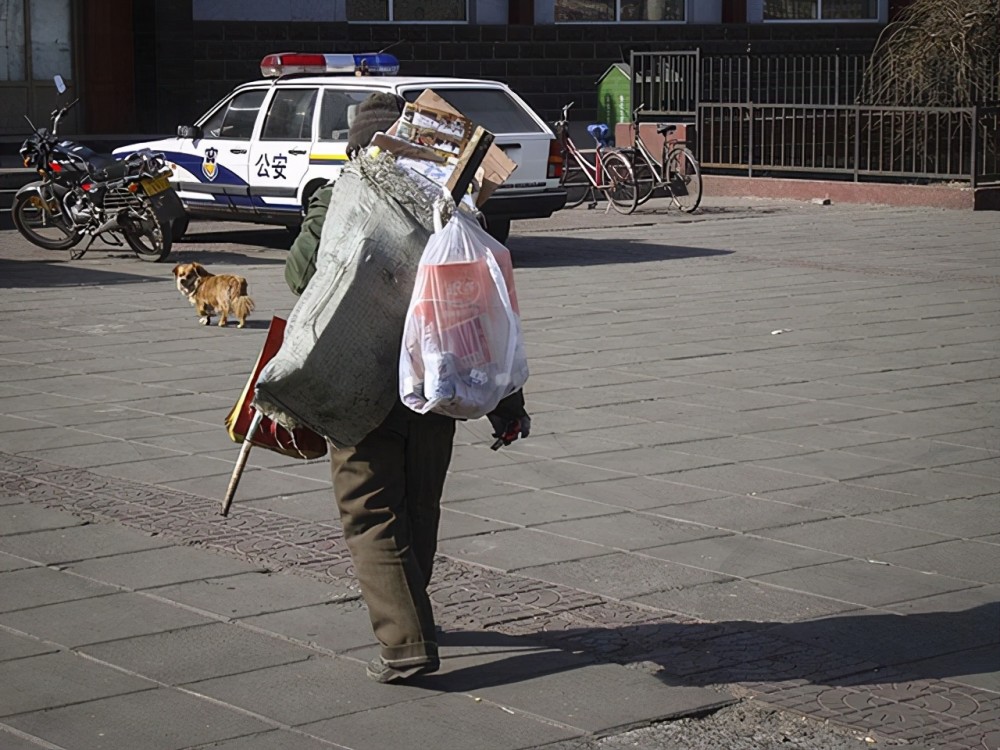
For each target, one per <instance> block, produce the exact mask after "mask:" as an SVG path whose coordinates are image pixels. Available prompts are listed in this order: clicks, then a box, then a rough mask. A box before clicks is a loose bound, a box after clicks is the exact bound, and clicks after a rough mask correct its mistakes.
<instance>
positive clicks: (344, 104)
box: [319, 89, 372, 141]
mask: <svg viewBox="0 0 1000 750" xmlns="http://www.w3.org/2000/svg"><path fill="white" fill-rule="evenodd" d="M371 93H372V92H371V91H336V90H334V89H326V90H325V91H324V92H323V102H322V103H321V104H320V108H319V140H321V141H346V140H347V135H348V130H350V127H351V122H352V121H353V120H354V112H355V111H356V110H357V107H358V105H359V104H360V103H361V102H363V101H364V100H365V99H366V98H368V95H369V94H371Z"/></svg>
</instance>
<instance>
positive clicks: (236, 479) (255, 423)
mask: <svg viewBox="0 0 1000 750" xmlns="http://www.w3.org/2000/svg"><path fill="white" fill-rule="evenodd" d="M263 418H264V414H263V413H262V412H259V411H256V410H254V414H253V420H252V421H251V422H250V429H249V430H247V434H246V436H245V437H244V438H243V445H242V446H241V447H240V457H239V458H237V459H236V466H235V467H233V476H232V477H231V478H230V479H229V487H228V488H227V489H226V497H225V499H224V500H223V501H222V511H221V512H220V513H219V515H222V516H228V515H229V506H230V505H232V503H233V496H234V495H236V487H237V485H239V483H240V477H242V476H243V469H244V468H245V467H246V465H247V459H248V458H249V457H250V449H251V448H253V444H252V443H251V442H250V439H251V438H252V437H253V436H254V434H255V433H256V432H257V428H258V427H260V422H261V420H262V419H263Z"/></svg>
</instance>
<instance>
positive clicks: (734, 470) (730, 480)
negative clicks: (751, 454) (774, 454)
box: [652, 463, 822, 495]
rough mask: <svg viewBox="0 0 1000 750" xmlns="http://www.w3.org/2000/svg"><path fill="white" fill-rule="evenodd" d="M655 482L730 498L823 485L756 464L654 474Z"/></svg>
mask: <svg viewBox="0 0 1000 750" xmlns="http://www.w3.org/2000/svg"><path fill="white" fill-rule="evenodd" d="M652 476H653V478H656V479H664V480H668V481H671V482H676V483H678V484H690V485H694V486H695V487H701V488H703V489H707V490H714V491H716V492H718V493H720V494H727V495H763V494H767V493H770V492H775V491H777V490H786V489H791V488H793V487H808V486H810V485H815V484H818V483H820V482H822V479H820V478H818V477H810V476H806V475H805V474H793V473H790V472H786V471H779V470H777V469H769V468H767V467H766V466H757V465H755V464H748V463H741V464H726V465H724V466H712V467H710V468H707V469H691V470H689V471H675V472H671V473H669V474H653V475H652Z"/></svg>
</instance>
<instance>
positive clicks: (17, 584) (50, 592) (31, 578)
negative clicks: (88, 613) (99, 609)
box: [0, 566, 118, 612]
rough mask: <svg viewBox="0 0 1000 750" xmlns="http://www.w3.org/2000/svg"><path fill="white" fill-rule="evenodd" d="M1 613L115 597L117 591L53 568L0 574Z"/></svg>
mask: <svg viewBox="0 0 1000 750" xmlns="http://www.w3.org/2000/svg"><path fill="white" fill-rule="evenodd" d="M0 588H2V589H3V597H0V612H14V611H17V610H20V609H26V608H31V607H41V606H44V605H46V604H53V603H55V602H66V601H71V600H73V599H85V598H88V597H95V596H104V595H109V594H115V593H117V592H118V589H116V588H113V587H111V586H105V585H103V584H100V583H94V582H92V581H86V580H83V579H74V578H73V577H72V576H68V575H66V574H65V573H60V572H58V571H56V570H53V569H52V568H46V567H42V566H36V567H32V568H23V569H21V570H13V571H10V572H6V573H0Z"/></svg>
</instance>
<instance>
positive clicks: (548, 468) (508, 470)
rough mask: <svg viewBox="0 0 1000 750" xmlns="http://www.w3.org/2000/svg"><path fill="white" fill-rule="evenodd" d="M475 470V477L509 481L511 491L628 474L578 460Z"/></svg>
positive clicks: (548, 487)
mask: <svg viewBox="0 0 1000 750" xmlns="http://www.w3.org/2000/svg"><path fill="white" fill-rule="evenodd" d="M515 466H516V468H515ZM474 473H475V475H476V476H477V477H483V478H485V479H496V480H498V481H502V482H509V483H510V484H511V488H512V489H513V490H514V491H516V488H517V487H520V488H522V489H533V490H544V489H550V488H552V487H557V486H559V485H563V484H570V483H572V482H597V481H600V480H602V479H615V478H618V477H622V476H627V475H628V473H627V472H623V471H613V470H609V469H600V468H597V467H594V466H582V465H580V464H579V463H574V462H570V461H563V460H557V459H553V460H549V461H532V462H530V463H518V464H513V465H507V466H495V467H490V468H485V469H476V470H475V472H474Z"/></svg>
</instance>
